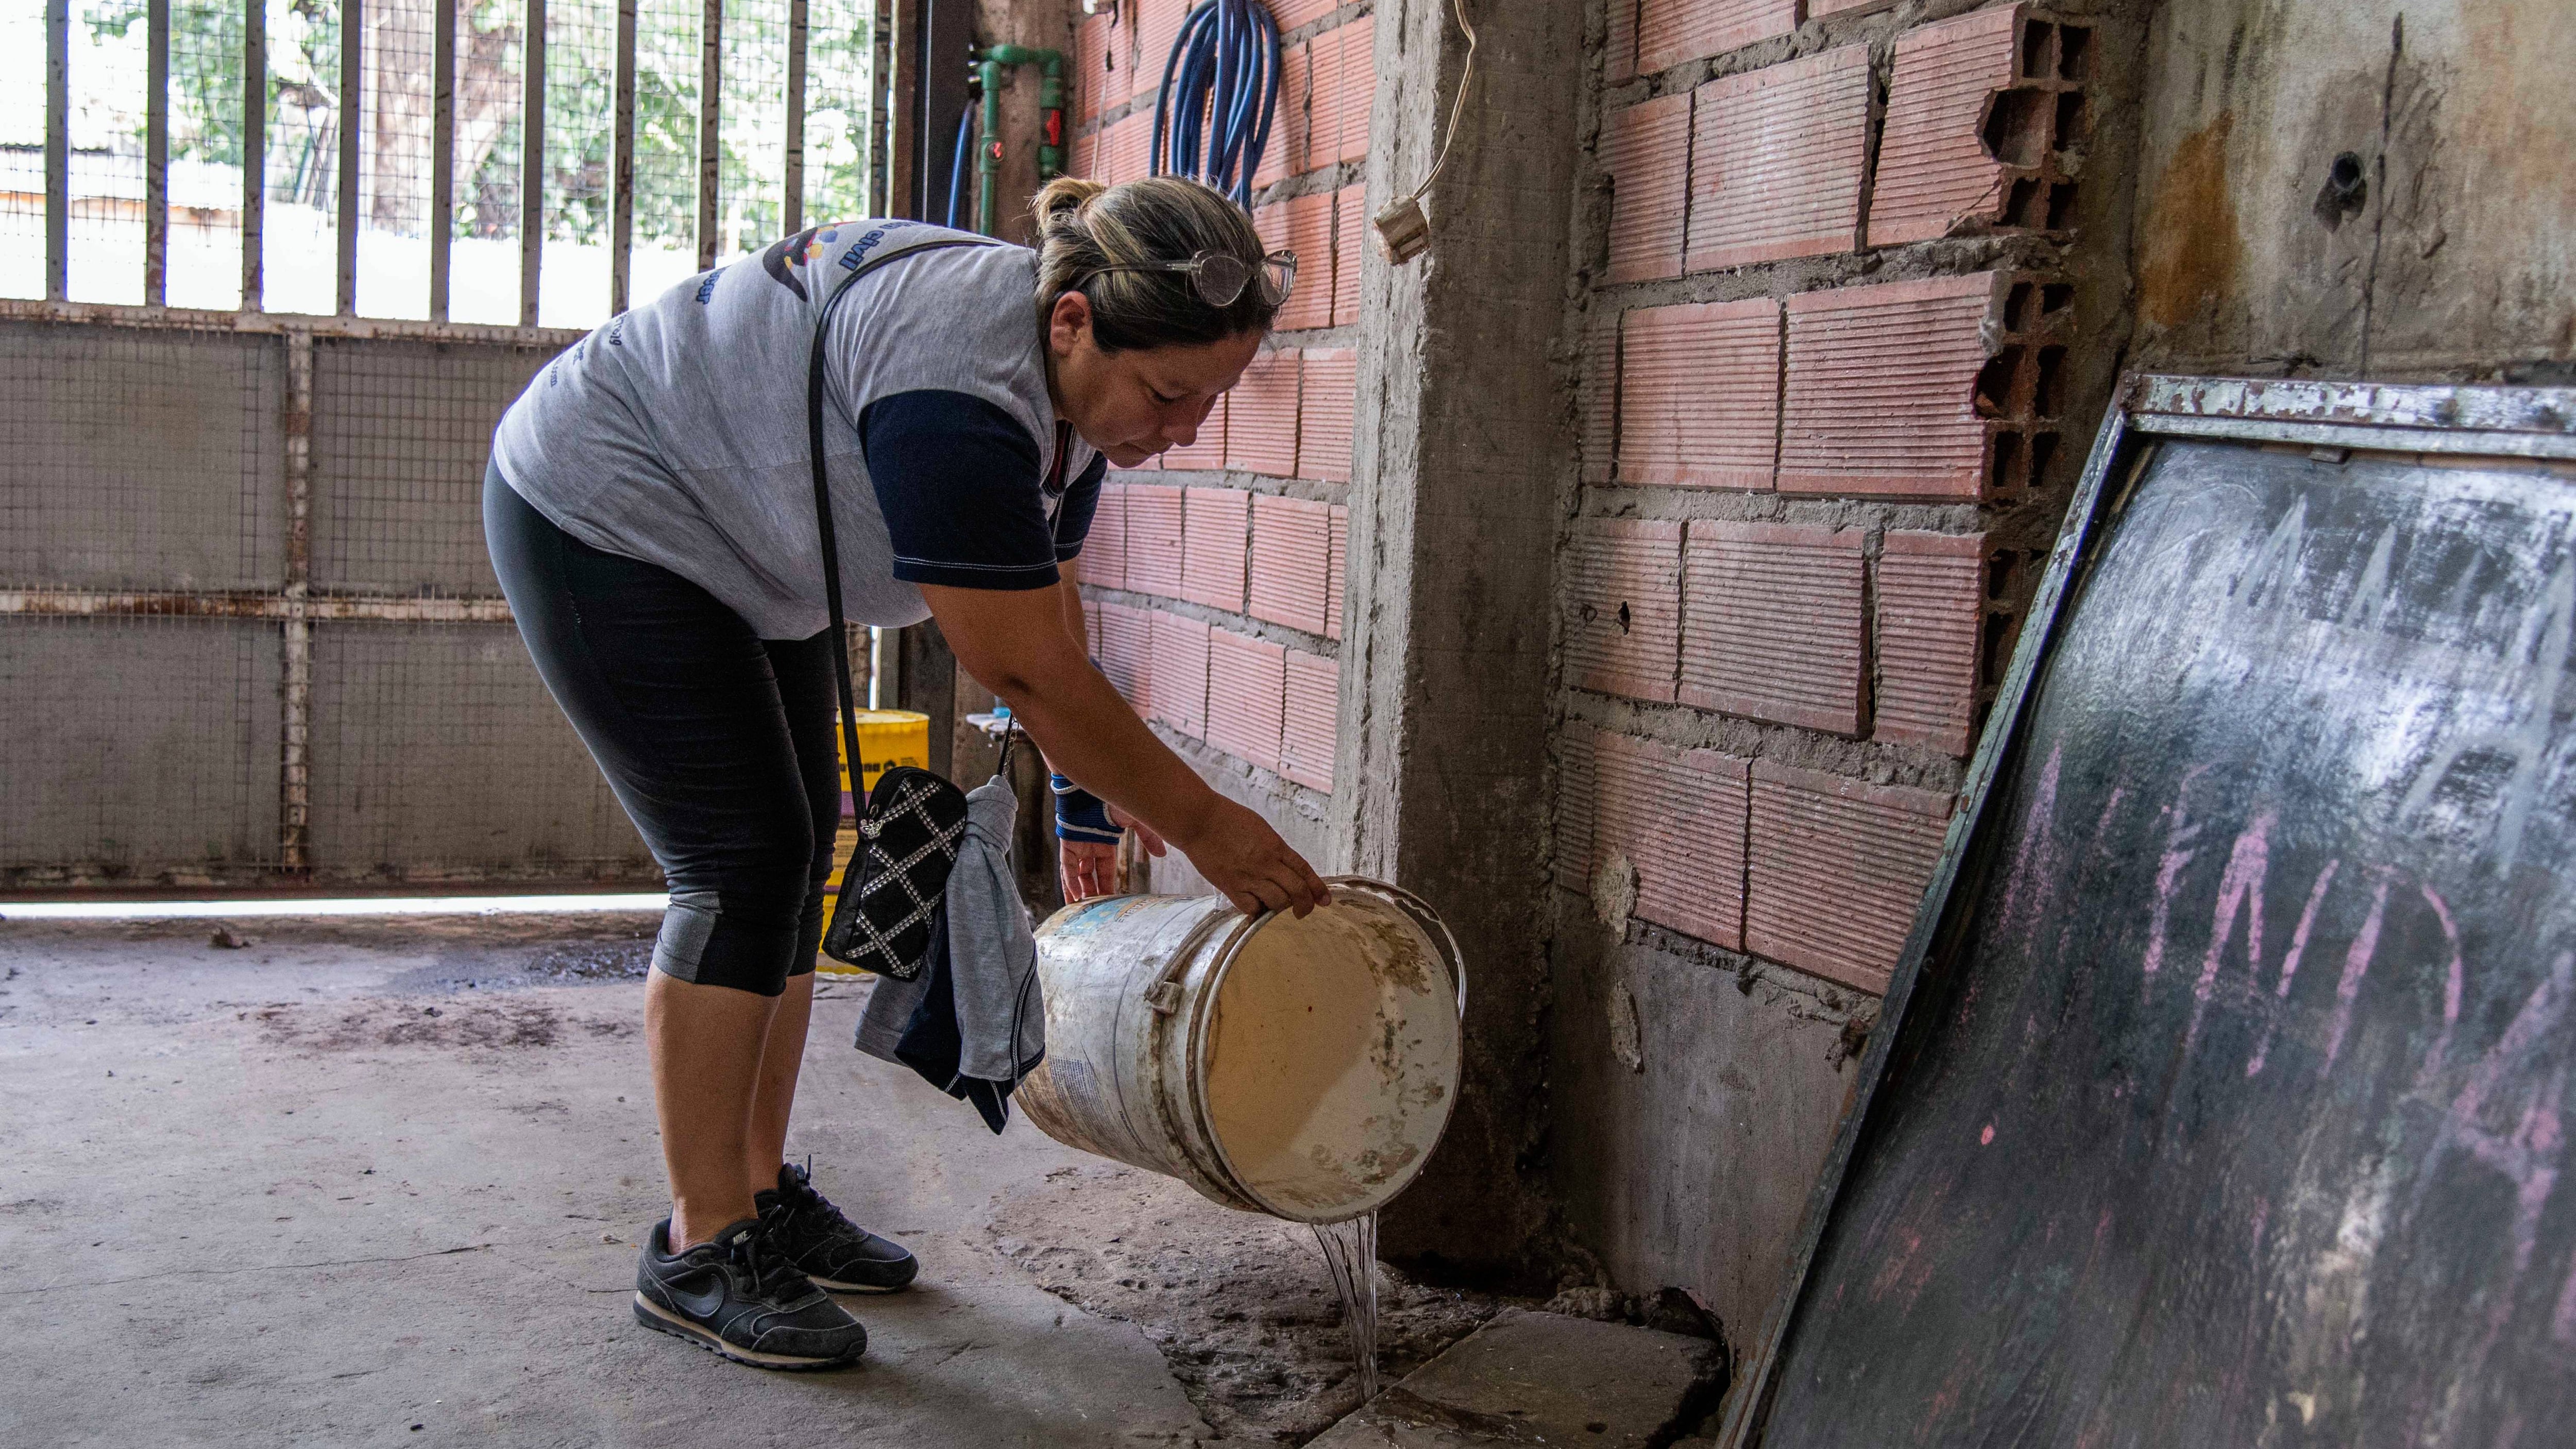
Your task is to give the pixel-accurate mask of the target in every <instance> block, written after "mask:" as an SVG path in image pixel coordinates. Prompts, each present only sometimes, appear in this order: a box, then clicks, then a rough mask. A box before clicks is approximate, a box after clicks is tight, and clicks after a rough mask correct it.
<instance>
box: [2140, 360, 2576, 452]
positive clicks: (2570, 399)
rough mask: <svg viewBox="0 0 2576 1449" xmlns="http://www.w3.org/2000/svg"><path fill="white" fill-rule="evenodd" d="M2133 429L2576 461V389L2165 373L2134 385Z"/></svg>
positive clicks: (2358, 447) (2178, 434) (2316, 444)
mask: <svg viewBox="0 0 2576 1449" xmlns="http://www.w3.org/2000/svg"><path fill="white" fill-rule="evenodd" d="M2125 406H2126V407H2127V409H2128V411H2129V412H2130V414H2131V419H2130V426H2131V427H2133V428H2135V429H2137V430H2138V431H2140V432H2145V433H2164V434H2170V435H2173V436H2176V437H2197V438H2244V439H2250V440H2252V441H2256V442H2276V443H2303V444H2306V445H2308V446H2311V447H2325V448H2352V449H2356V450H2370V451H2380V452H2395V453H2475V454H2477V455H2479V456H2481V457H2514V458H2576V390H2572V389H2568V388H2539V387H2453V386H2447V385H2441V384H2420V383H2384V382H2308V381H2302V380H2297V379H2270V378H2239V377H2165V376H2158V375H2153V374H2150V375H2146V376H2141V377H2137V378H2133V379H2131V380H2130V382H2129V386H2128V391H2127V394H2126V401H2125Z"/></svg>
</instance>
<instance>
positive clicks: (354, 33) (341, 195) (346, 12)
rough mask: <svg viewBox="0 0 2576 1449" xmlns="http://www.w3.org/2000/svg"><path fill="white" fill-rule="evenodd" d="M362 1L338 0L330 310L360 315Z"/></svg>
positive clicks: (364, 74)
mask: <svg viewBox="0 0 2576 1449" xmlns="http://www.w3.org/2000/svg"><path fill="white" fill-rule="evenodd" d="M366 29H367V6H366V0H340V161H339V171H340V174H339V175H338V177H336V178H334V179H335V183H336V187H337V191H338V194H337V196H336V197H335V198H334V200H336V201H337V202H338V206H337V208H336V209H337V211H338V213H339V229H340V234H339V236H338V237H337V238H336V240H337V241H338V242H339V244H340V245H339V253H340V256H339V263H338V267H337V271H338V274H339V278H338V283H337V285H336V286H335V287H334V288H333V291H332V296H333V298H334V299H335V300H334V303H333V306H332V309H331V310H333V311H335V312H337V313H339V314H340V315H341V316H343V317H355V316H356V315H358V189H359V188H358V130H359V117H360V116H361V114H362V113H363V111H364V109H365V108H364V107H363V106H362V105H361V104H360V102H361V101H363V100H364V99H365V97H366V90H367V72H366V55H367V50H366V45H367V42H366Z"/></svg>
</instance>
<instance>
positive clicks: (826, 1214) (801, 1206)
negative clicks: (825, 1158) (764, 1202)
mask: <svg viewBox="0 0 2576 1449" xmlns="http://www.w3.org/2000/svg"><path fill="white" fill-rule="evenodd" d="M778 1206H779V1208H780V1209H781V1210H783V1212H784V1213H785V1215H786V1216H787V1217H789V1218H794V1217H796V1216H799V1215H803V1216H807V1217H809V1218H811V1219H812V1221H813V1222H815V1223H816V1224H817V1225H819V1226H821V1227H824V1228H847V1227H850V1226H852V1224H851V1222H850V1220H849V1217H848V1215H846V1214H844V1213H843V1212H842V1211H841V1210H840V1209H839V1208H837V1207H835V1206H833V1205H832V1200H831V1199H830V1198H827V1197H825V1196H823V1194H822V1193H821V1192H819V1191H817V1190H816V1189H815V1187H814V1159H813V1158H812V1157H810V1156H809V1157H807V1158H806V1159H805V1169H804V1170H803V1171H802V1172H799V1173H797V1174H796V1175H795V1176H794V1177H792V1178H790V1179H788V1182H787V1185H786V1186H785V1187H783V1188H780V1189H779V1192H778Z"/></svg>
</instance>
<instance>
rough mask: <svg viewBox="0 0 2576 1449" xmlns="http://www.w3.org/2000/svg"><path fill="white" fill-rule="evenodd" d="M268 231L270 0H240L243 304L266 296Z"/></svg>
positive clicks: (248, 307)
mask: <svg viewBox="0 0 2576 1449" xmlns="http://www.w3.org/2000/svg"><path fill="white" fill-rule="evenodd" d="M267 230H268V0H242V224H241V247H242V258H241V279H242V282H241V291H242V295H241V306H242V310H243V311H244V312H256V311H258V310H260V307H261V305H262V304H263V303H264V302H265V300H266V298H265V297H264V296H263V286H264V284H265V281H266V273H265V269H264V268H263V266H262V263H263V262H264V261H265V260H266V253H267V250H268V248H267V243H266V241H265V237H266V234H267Z"/></svg>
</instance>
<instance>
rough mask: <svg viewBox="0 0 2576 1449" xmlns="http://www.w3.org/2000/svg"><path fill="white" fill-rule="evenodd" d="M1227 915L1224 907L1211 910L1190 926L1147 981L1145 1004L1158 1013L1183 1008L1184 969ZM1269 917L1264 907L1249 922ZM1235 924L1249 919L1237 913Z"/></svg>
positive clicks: (1260, 921) (1259, 921)
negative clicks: (1182, 975)
mask: <svg viewBox="0 0 2576 1449" xmlns="http://www.w3.org/2000/svg"><path fill="white" fill-rule="evenodd" d="M1225 916H1226V913H1225V912H1224V911H1210V912H1208V913H1207V914H1206V915H1204V916H1201V917H1200V918H1199V921H1198V924H1197V925H1194V926H1192V927H1190V933H1189V934H1188V935H1186V936H1183V937H1182V938H1181V943H1180V944H1179V945H1177V946H1175V947H1173V948H1172V954H1171V955H1170V956H1169V957H1168V958H1166V959H1165V962H1164V965H1163V969H1162V970H1161V971H1160V972H1158V973H1156V974H1155V977H1154V979H1153V980H1152V981H1151V982H1148V983H1147V984H1146V986H1145V1004H1146V1005H1148V1006H1150V1007H1152V1008H1154V1014H1155V1015H1157V1016H1169V1015H1171V1014H1172V1013H1173V1012H1175V1011H1178V1010H1180V1009H1181V979H1180V978H1181V973H1182V972H1183V971H1186V970H1188V969H1189V965H1190V961H1191V960H1192V959H1193V958H1194V957H1195V956H1196V954H1197V952H1198V949H1199V943H1200V942H1201V941H1203V940H1205V939H1207V936H1208V933H1209V932H1211V931H1214V930H1215V929H1216V928H1217V927H1218V925H1219V924H1220V923H1222V922H1223V921H1224V920H1225ZM1269 918H1270V912H1268V911H1264V912H1262V913H1261V914H1260V915H1258V916H1255V917H1253V918H1252V920H1251V921H1250V923H1249V924H1250V925H1254V926H1258V925H1260V924H1261V923H1262V922H1263V921H1265V920H1268V919H1269ZM1235 924H1236V926H1237V927H1238V928H1241V927H1243V926H1244V925H1245V924H1246V923H1245V922H1244V921H1243V920H1242V919H1241V918H1239V917H1238V918H1237V920H1236V922H1235Z"/></svg>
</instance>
